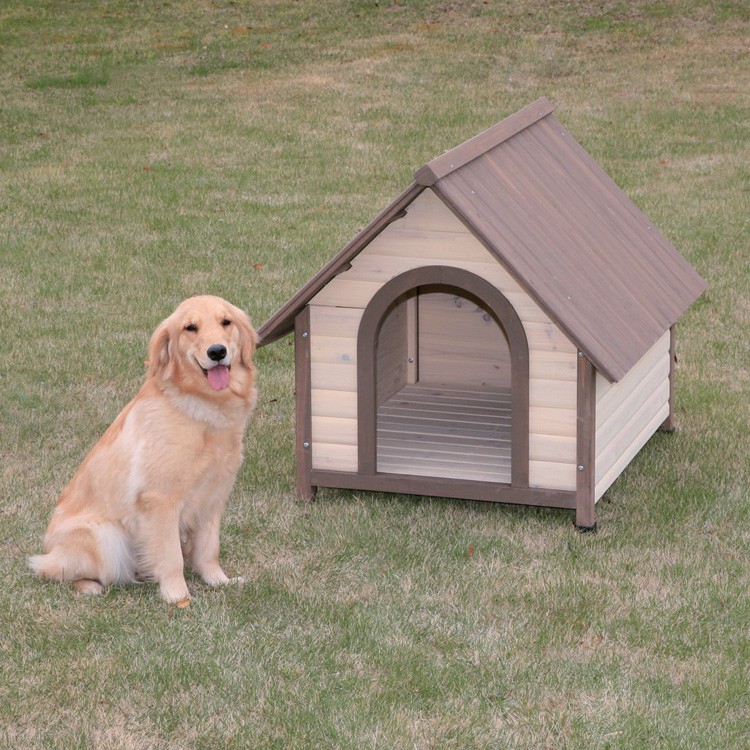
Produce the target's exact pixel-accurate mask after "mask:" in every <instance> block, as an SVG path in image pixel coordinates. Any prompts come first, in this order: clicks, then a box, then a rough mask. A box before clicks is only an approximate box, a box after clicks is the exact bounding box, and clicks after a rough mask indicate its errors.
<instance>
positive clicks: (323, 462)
mask: <svg viewBox="0 0 750 750" xmlns="http://www.w3.org/2000/svg"><path fill="white" fill-rule="evenodd" d="M312 467H313V469H319V470H323V471H351V472H352V473H356V471H357V467H358V466H357V446H356V445H337V444H335V443H313V446H312Z"/></svg>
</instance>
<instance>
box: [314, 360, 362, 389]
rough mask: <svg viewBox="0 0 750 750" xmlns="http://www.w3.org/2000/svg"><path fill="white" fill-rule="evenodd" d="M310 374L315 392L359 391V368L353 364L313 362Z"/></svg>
mask: <svg viewBox="0 0 750 750" xmlns="http://www.w3.org/2000/svg"><path fill="white" fill-rule="evenodd" d="M310 374H311V378H312V387H313V390H324V391H351V392H356V390H357V368H356V366H355V365H352V364H351V363H347V364H329V363H327V362H313V363H312V366H311V373H310Z"/></svg>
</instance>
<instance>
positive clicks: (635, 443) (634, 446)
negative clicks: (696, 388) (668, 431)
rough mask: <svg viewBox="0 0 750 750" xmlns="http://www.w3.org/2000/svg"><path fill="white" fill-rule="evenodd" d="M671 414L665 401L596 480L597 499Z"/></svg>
mask: <svg viewBox="0 0 750 750" xmlns="http://www.w3.org/2000/svg"><path fill="white" fill-rule="evenodd" d="M668 414H669V403H665V404H664V405H663V406H662V407H661V409H659V411H657V412H656V413H655V414H654V416H653V417H651V419H650V420H649V421H648V422H647V423H646V424H645V425H644V426H643V429H642V430H641V431H640V432H639V433H638V434H637V435H635V436H634V437H633V438H632V440H631V441H630V443H629V444H628V446H627V448H626V449H625V450H624V451H623V452H622V453H621V454H620V455H619V457H618V460H617V461H616V462H614V463H613V464H612V465H611V466H610V468H609V469H608V470H607V471H605V472H604V473H603V474H602V476H601V478H598V479H597V482H596V492H595V494H596V498H597V500H598V499H599V498H601V497H602V495H603V494H604V493H605V492H606V491H607V490H608V489H609V488H610V487H611V486H612V483H613V482H614V481H615V479H617V477H619V476H620V474H622V472H623V471H624V470H625V468H627V466H628V464H630V462H631V461H632V460H633V459H634V458H635V456H636V455H637V453H638V451H640V450H641V448H643V446H644V445H645V444H646V443H647V442H648V441H649V439H650V438H651V436H652V435H653V434H654V433H655V432H656V431H657V430H658V429H659V425H660V424H661V423H662V422H663V421H664V419H666V417H667V415H668Z"/></svg>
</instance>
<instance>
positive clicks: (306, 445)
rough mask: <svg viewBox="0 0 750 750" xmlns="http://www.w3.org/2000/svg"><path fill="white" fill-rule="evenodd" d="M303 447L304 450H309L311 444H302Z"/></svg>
mask: <svg viewBox="0 0 750 750" xmlns="http://www.w3.org/2000/svg"><path fill="white" fill-rule="evenodd" d="M302 447H303V448H309V447H310V443H308V442H304V443H302Z"/></svg>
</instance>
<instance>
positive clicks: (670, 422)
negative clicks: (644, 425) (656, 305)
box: [659, 325, 677, 432]
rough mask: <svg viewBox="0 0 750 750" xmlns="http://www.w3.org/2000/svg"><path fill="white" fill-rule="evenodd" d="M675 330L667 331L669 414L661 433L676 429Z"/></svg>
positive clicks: (662, 425)
mask: <svg viewBox="0 0 750 750" xmlns="http://www.w3.org/2000/svg"><path fill="white" fill-rule="evenodd" d="M675 329H676V326H674V325H673V326H672V327H671V328H670V329H669V414H668V415H667V418H666V419H665V420H664V421H663V422H662V423H661V426H660V427H659V429H660V430H661V431H662V432H674V431H675V427H676V425H675V419H674V375H675V368H676V366H677V354H676V350H675V339H676V333H677V332H676V330H675Z"/></svg>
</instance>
